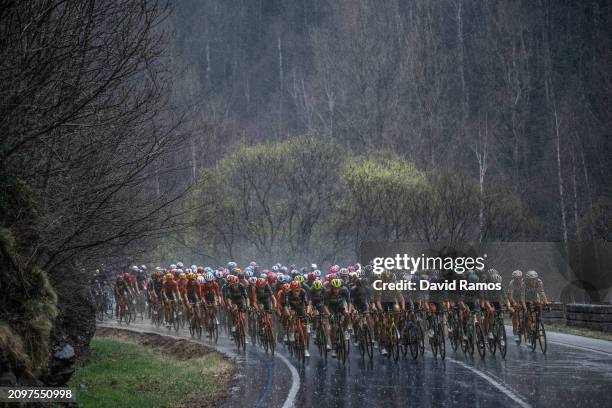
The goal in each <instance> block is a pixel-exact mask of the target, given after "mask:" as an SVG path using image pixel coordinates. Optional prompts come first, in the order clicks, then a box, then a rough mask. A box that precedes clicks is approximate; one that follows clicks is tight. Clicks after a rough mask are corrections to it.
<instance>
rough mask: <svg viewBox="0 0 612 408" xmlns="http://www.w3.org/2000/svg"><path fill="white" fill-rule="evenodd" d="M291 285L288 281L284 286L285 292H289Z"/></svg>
mask: <svg viewBox="0 0 612 408" xmlns="http://www.w3.org/2000/svg"><path fill="white" fill-rule="evenodd" d="M289 287H290V285H289V284H288V283H285V284H284V285H283V287H282V291H283V292H287V291H288V290H289Z"/></svg>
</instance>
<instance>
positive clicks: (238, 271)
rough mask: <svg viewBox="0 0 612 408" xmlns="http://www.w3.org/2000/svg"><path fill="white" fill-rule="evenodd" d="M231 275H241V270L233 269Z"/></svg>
mask: <svg viewBox="0 0 612 408" xmlns="http://www.w3.org/2000/svg"><path fill="white" fill-rule="evenodd" d="M232 273H233V274H234V275H241V274H242V269H240V268H234V269H233V270H232Z"/></svg>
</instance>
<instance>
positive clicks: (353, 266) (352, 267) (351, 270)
mask: <svg viewBox="0 0 612 408" xmlns="http://www.w3.org/2000/svg"><path fill="white" fill-rule="evenodd" d="M346 269H348V272H349V273H351V272H355V271H356V270H357V269H356V268H355V265H349V266H348V268H346Z"/></svg>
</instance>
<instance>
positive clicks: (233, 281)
mask: <svg viewBox="0 0 612 408" xmlns="http://www.w3.org/2000/svg"><path fill="white" fill-rule="evenodd" d="M227 281H228V282H229V283H230V285H237V284H238V277H237V276H236V275H230V276H228V277H227Z"/></svg>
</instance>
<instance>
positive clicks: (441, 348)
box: [436, 322, 446, 360]
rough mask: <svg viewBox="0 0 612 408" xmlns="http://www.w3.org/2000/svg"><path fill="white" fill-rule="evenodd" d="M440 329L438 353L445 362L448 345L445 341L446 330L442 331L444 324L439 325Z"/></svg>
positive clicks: (438, 330)
mask: <svg viewBox="0 0 612 408" xmlns="http://www.w3.org/2000/svg"><path fill="white" fill-rule="evenodd" d="M437 327H438V329H437V332H438V333H437V335H436V337H437V343H438V352H439V353H440V358H441V359H442V360H444V357H446V343H445V340H444V330H443V329H442V324H441V323H439V322H438V325H437Z"/></svg>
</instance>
